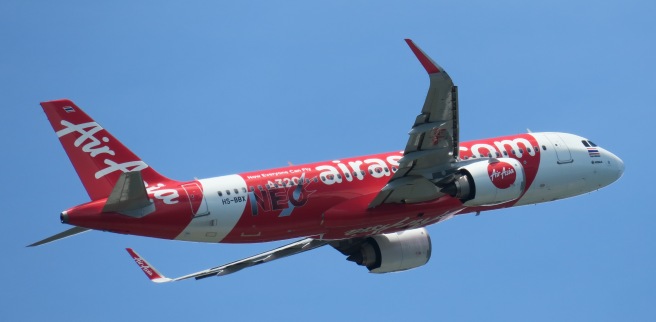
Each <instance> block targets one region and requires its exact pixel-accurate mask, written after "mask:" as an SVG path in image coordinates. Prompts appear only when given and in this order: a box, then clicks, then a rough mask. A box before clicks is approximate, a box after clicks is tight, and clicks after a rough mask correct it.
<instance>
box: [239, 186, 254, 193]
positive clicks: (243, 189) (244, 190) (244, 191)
mask: <svg viewBox="0 0 656 322" xmlns="http://www.w3.org/2000/svg"><path fill="white" fill-rule="evenodd" d="M252 190H253V187H251V191H252ZM241 192H243V193H246V188H245V187H242V188H241Z"/></svg>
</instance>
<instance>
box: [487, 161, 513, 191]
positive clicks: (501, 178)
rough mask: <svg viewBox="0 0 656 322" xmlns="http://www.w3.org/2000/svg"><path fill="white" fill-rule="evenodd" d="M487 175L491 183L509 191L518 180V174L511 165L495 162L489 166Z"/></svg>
mask: <svg viewBox="0 0 656 322" xmlns="http://www.w3.org/2000/svg"><path fill="white" fill-rule="evenodd" d="M487 174H488V175H489V176H490V181H492V184H494V186H495V187H497V188H499V189H507V188H508V187H510V186H511V185H512V184H513V183H515V180H516V179H517V173H516V172H515V168H513V166H512V165H510V163H507V162H495V163H490V164H488V165H487Z"/></svg>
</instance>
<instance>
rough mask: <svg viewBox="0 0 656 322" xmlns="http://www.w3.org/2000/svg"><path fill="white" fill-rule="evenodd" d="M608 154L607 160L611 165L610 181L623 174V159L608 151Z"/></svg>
mask: <svg viewBox="0 0 656 322" xmlns="http://www.w3.org/2000/svg"><path fill="white" fill-rule="evenodd" d="M608 155H609V158H608V159H609V162H610V167H611V169H612V170H611V172H612V174H611V175H612V180H613V181H612V182H615V181H617V179H619V178H621V177H622V175H623V174H624V161H622V159H620V158H619V157H617V156H616V155H614V154H612V153H610V152H608Z"/></svg>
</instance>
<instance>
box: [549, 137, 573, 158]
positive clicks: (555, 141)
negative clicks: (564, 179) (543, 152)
mask: <svg viewBox="0 0 656 322" xmlns="http://www.w3.org/2000/svg"><path fill="white" fill-rule="evenodd" d="M546 136H547V139H549V141H550V142H551V145H552V146H553V148H554V150H556V156H557V157H558V164H564V163H572V162H574V159H572V153H570V151H569V148H568V147H567V144H566V143H565V141H564V140H563V139H562V138H561V137H560V135H558V134H556V133H547V135H546Z"/></svg>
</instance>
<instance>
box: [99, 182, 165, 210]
mask: <svg viewBox="0 0 656 322" xmlns="http://www.w3.org/2000/svg"><path fill="white" fill-rule="evenodd" d="M153 211H155V205H154V204H153V203H152V202H151V201H150V199H149V198H148V193H147V192H146V186H145V185H144V182H143V178H142V177H141V171H132V172H125V173H122V174H121V176H120V177H119V178H118V181H116V185H114V189H112V193H111V194H110V195H109V197H108V198H107V202H106V203H105V206H104V207H103V212H117V213H120V214H123V215H126V216H130V217H135V218H141V217H143V216H145V215H147V214H149V213H151V212H153Z"/></svg>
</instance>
